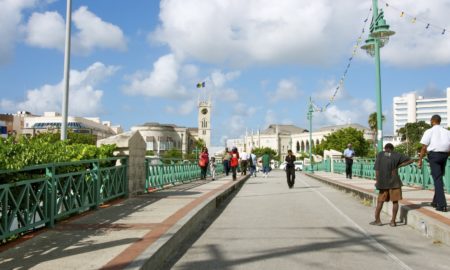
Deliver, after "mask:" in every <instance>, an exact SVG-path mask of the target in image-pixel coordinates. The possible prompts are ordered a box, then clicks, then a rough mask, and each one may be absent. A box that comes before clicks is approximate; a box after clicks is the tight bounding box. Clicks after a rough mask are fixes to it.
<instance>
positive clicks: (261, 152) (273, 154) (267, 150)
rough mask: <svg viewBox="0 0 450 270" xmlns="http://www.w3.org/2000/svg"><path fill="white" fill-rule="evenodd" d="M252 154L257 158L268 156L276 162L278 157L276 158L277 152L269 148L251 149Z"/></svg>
mask: <svg viewBox="0 0 450 270" xmlns="http://www.w3.org/2000/svg"><path fill="white" fill-rule="evenodd" d="M252 153H253V154H255V155H256V156H257V157H261V156H262V155H264V154H269V156H270V157H271V158H272V159H274V160H278V159H279V157H278V156H277V152H276V151H275V150H273V149H272V148H270V147H256V148H253V150H252Z"/></svg>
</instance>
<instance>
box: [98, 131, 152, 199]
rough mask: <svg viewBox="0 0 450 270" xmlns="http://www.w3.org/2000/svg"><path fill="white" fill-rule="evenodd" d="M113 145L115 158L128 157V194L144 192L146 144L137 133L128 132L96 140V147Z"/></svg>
mask: <svg viewBox="0 0 450 270" xmlns="http://www.w3.org/2000/svg"><path fill="white" fill-rule="evenodd" d="M102 144H115V145H116V146H117V149H116V151H115V152H114V155H115V156H128V169H127V174H128V175H127V177H128V193H129V194H130V195H131V196H133V195H138V194H142V193H143V192H144V191H145V178H146V168H145V153H146V146H147V145H146V143H145V140H144V138H142V136H141V134H140V133H139V131H130V132H126V133H122V134H119V135H116V136H112V137H108V138H106V139H102V140H98V141H97V146H100V145H102Z"/></svg>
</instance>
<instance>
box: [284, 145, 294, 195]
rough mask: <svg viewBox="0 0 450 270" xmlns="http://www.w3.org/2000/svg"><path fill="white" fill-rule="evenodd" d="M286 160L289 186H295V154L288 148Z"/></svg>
mask: <svg viewBox="0 0 450 270" xmlns="http://www.w3.org/2000/svg"><path fill="white" fill-rule="evenodd" d="M284 161H286V167H285V168H286V177H287V183H288V186H289V188H293V187H294V184H295V164H294V161H295V156H294V155H293V154H292V150H288V154H287V156H286V158H285V160H284Z"/></svg>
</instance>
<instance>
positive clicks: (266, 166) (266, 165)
mask: <svg viewBox="0 0 450 270" xmlns="http://www.w3.org/2000/svg"><path fill="white" fill-rule="evenodd" d="M261 162H262V167H263V174H264V177H267V176H268V175H269V172H270V155H269V154H268V153H264V154H263V156H262V158H261Z"/></svg>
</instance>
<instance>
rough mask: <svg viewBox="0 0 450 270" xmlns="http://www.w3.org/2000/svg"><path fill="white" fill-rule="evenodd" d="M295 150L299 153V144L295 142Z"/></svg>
mask: <svg viewBox="0 0 450 270" xmlns="http://www.w3.org/2000/svg"><path fill="white" fill-rule="evenodd" d="M295 149H296V150H297V152H300V143H299V142H298V141H297V144H296V147H295Z"/></svg>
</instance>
